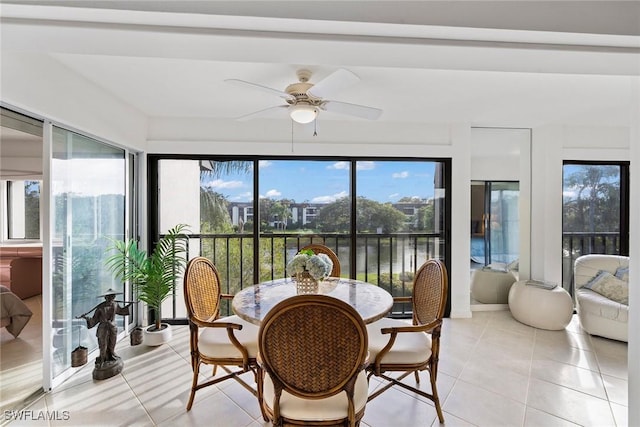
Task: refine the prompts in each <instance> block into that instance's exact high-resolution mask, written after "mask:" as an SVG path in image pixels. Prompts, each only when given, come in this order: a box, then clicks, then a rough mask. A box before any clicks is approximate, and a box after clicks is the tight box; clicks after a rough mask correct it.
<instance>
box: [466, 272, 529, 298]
mask: <svg viewBox="0 0 640 427" xmlns="http://www.w3.org/2000/svg"><path fill="white" fill-rule="evenodd" d="M517 280H518V278H517V277H516V276H515V274H513V272H511V271H500V270H475V271H474V272H473V276H471V298H473V299H474V300H476V301H478V302H481V303H483V304H506V303H507V301H508V297H509V290H510V289H511V285H513V283H514V282H515V281H517Z"/></svg>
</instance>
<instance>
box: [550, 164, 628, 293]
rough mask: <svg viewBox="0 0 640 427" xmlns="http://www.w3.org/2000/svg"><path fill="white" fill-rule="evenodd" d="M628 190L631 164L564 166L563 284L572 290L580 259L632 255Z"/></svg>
mask: <svg viewBox="0 0 640 427" xmlns="http://www.w3.org/2000/svg"><path fill="white" fill-rule="evenodd" d="M628 189H629V163H628V162H617V163H614V162H609V163H606V162H570V161H567V162H565V163H564V166H563V188H562V257H563V259H562V261H563V269H562V283H563V286H564V287H565V289H567V290H568V291H570V292H571V291H572V282H573V264H574V262H575V260H576V258H578V257H579V256H581V255H587V254H609V255H629V207H628V206H629V203H628V201H629V192H628V191H629V190H628Z"/></svg>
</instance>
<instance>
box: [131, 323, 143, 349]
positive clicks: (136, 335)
mask: <svg viewBox="0 0 640 427" xmlns="http://www.w3.org/2000/svg"><path fill="white" fill-rule="evenodd" d="M143 339H144V330H143V329H142V328H141V327H140V326H138V327H136V328H134V329H133V330H132V331H131V334H130V335H129V341H130V344H131V345H132V346H134V345H139V344H142V340H143Z"/></svg>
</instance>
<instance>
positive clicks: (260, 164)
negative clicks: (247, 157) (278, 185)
mask: <svg viewBox="0 0 640 427" xmlns="http://www.w3.org/2000/svg"><path fill="white" fill-rule="evenodd" d="M272 164H273V162H272V161H270V160H260V161H259V162H258V167H259V168H260V169H264V168H268V167H269V166H271V165H272Z"/></svg>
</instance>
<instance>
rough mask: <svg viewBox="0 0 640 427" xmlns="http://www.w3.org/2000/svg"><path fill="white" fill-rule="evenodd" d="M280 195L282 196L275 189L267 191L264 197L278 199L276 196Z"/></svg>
mask: <svg viewBox="0 0 640 427" xmlns="http://www.w3.org/2000/svg"><path fill="white" fill-rule="evenodd" d="M280 195H282V193H281V192H279V191H278V190H276V189H273V190H269V191H267V194H265V197H278V196H280Z"/></svg>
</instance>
